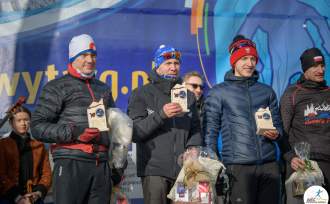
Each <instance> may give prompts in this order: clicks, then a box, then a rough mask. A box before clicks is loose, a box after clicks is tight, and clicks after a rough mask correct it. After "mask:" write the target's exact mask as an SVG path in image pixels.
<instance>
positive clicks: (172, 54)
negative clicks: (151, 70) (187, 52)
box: [162, 51, 181, 60]
mask: <svg viewBox="0 0 330 204" xmlns="http://www.w3.org/2000/svg"><path fill="white" fill-rule="evenodd" d="M162 56H163V57H164V58H165V60H168V59H177V60H179V59H180V58H181V53H180V52H178V51H175V52H165V53H164V54H162Z"/></svg>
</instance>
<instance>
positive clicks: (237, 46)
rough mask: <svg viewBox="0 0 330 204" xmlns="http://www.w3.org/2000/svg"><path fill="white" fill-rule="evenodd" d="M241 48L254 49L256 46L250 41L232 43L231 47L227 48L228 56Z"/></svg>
mask: <svg viewBox="0 0 330 204" xmlns="http://www.w3.org/2000/svg"><path fill="white" fill-rule="evenodd" d="M242 47H254V48H255V47H256V44H255V43H254V42H252V41H250V40H242V41H238V42H236V43H234V44H233V45H232V46H230V48H229V52H230V54H233V53H234V52H235V51H237V50H238V49H240V48H242Z"/></svg>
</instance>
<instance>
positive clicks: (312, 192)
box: [304, 186, 329, 204]
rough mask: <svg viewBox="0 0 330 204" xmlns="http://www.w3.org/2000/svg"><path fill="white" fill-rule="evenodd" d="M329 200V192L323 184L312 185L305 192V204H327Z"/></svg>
mask: <svg viewBox="0 0 330 204" xmlns="http://www.w3.org/2000/svg"><path fill="white" fill-rule="evenodd" d="M328 201H329V195H328V192H327V191H326V190H325V189H324V188H323V187H322V186H311V187H309V188H308V189H307V190H306V191H305V193H304V203H305V204H314V203H315V204H316V203H318V204H327V203H328Z"/></svg>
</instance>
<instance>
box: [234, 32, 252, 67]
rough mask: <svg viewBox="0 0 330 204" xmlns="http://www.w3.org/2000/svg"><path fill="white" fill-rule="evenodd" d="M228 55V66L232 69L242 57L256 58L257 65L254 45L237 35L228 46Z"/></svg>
mask: <svg viewBox="0 0 330 204" xmlns="http://www.w3.org/2000/svg"><path fill="white" fill-rule="evenodd" d="M228 50H229V53H230V65H231V67H232V68H234V66H235V63H236V62H237V61H238V60H239V59H241V58H242V57H244V56H247V55H252V56H254V57H255V58H256V62H257V63H258V53H257V49H256V45H255V43H254V42H253V41H252V40H250V39H247V38H245V37H244V36H243V35H237V36H236V37H235V38H234V39H233V42H232V43H231V44H230V46H229V48H228Z"/></svg>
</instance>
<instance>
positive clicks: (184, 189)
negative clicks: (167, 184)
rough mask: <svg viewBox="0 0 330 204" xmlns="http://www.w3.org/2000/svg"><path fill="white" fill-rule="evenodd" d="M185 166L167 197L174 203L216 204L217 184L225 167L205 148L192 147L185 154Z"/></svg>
mask: <svg viewBox="0 0 330 204" xmlns="http://www.w3.org/2000/svg"><path fill="white" fill-rule="evenodd" d="M182 160H183V162H182V163H183V166H182V169H181V171H180V173H179V175H178V177H177V179H176V181H175V184H174V186H173V187H172V189H171V191H170V193H169V194H168V195H167V197H168V198H169V199H171V200H173V201H174V203H207V204H214V203H216V197H217V196H216V191H215V183H216V180H217V177H218V173H219V171H220V170H221V169H224V166H223V164H222V163H221V162H219V161H218V160H217V158H216V155H215V154H214V153H213V152H212V151H211V150H209V149H206V148H204V147H191V148H188V149H187V150H186V152H185V153H184V154H183V159H182Z"/></svg>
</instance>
